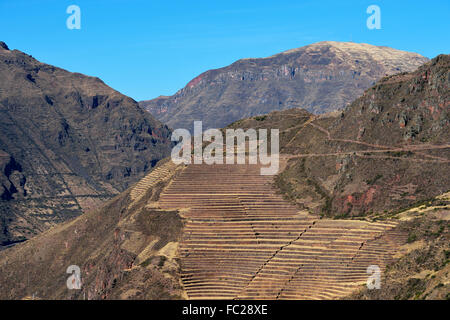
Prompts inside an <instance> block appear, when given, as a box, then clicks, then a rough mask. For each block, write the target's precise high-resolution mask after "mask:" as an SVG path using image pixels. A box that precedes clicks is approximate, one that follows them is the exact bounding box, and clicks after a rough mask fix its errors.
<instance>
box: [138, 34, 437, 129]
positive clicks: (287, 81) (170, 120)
mask: <svg viewBox="0 0 450 320" xmlns="http://www.w3.org/2000/svg"><path fill="white" fill-rule="evenodd" d="M380 57H381V58H380ZM428 60H429V59H428V58H425V57H422V56H420V55H419V54H416V53H409V52H405V51H400V50H396V49H392V48H388V47H377V46H372V45H368V44H356V43H341V42H329V41H328V42H327V41H325V42H319V43H315V44H311V45H308V46H305V47H301V48H296V49H292V50H287V51H285V52H282V53H278V54H275V55H272V56H270V57H266V58H247V59H240V60H237V61H235V62H234V63H232V64H230V65H228V66H225V67H223V68H218V69H212V70H208V71H205V72H203V73H201V74H200V75H198V76H197V77H195V78H193V79H192V80H191V81H189V82H188V83H187V84H186V86H185V87H184V88H182V89H180V90H179V91H177V92H176V93H175V94H174V95H173V96H170V97H158V98H157V99H153V100H147V101H141V102H139V103H140V105H141V106H142V107H144V108H145V109H146V110H148V111H149V112H150V113H151V114H153V115H154V116H155V117H156V118H157V119H159V120H161V121H162V122H164V123H167V124H168V125H169V126H170V127H172V128H178V127H183V128H187V129H191V127H192V122H193V121H194V120H202V121H203V123H204V128H205V129H206V128H209V127H214V128H221V127H224V126H226V125H228V124H229V123H231V122H233V121H236V120H239V119H242V118H246V117H250V116H254V115H258V114H266V113H269V112H271V111H274V110H284V109H289V108H295V107H300V108H304V109H306V110H308V111H310V112H313V113H326V112H329V111H333V110H336V109H340V108H343V107H344V106H345V105H347V104H348V103H350V102H351V101H353V100H354V99H355V98H357V97H358V96H359V95H360V94H362V92H363V91H364V90H365V89H367V88H368V87H369V86H370V85H372V84H373V83H374V82H376V81H377V80H378V79H380V78H381V77H383V76H385V75H386V74H393V73H397V72H402V71H413V70H414V69H415V68H417V67H418V66H420V65H421V64H422V63H424V62H426V61H428ZM244 106H245V107H244Z"/></svg>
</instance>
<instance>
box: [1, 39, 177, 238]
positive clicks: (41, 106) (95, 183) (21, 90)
mask: <svg viewBox="0 0 450 320" xmlns="http://www.w3.org/2000/svg"><path fill="white" fill-rule="evenodd" d="M170 148H171V142H170V131H169V129H168V128H167V127H166V126H164V125H163V124H161V123H160V122H159V121H157V120H155V119H154V118H153V117H152V116H150V115H149V114H148V113H147V112H146V111H144V110H143V109H141V108H140V107H139V105H138V104H137V102H135V101H134V100H133V99H131V98H129V97H126V96H124V95H122V94H120V93H119V92H117V91H115V90H113V89H111V88H110V87H108V86H107V85H106V84H104V83H103V82H102V81H101V80H100V79H98V78H94V77H88V76H85V75H82V74H79V73H71V72H68V71H65V70H62V69H60V68H56V67H54V66H51V65H47V64H44V63H41V62H39V61H37V60H35V59H34V58H33V57H31V56H29V55H27V54H25V53H23V52H20V51H18V50H9V48H8V46H7V45H6V44H5V43H3V42H0V212H1V215H0V227H1V232H0V245H8V244H11V243H14V242H16V241H21V240H24V239H27V238H29V237H31V236H33V235H35V234H37V233H39V232H41V231H43V230H45V229H47V228H49V227H50V226H52V225H54V224H55V223H58V222H61V221H65V220H67V219H70V218H73V217H74V216H77V215H79V214H81V213H82V212H86V211H88V210H90V209H92V208H94V207H97V206H99V205H100V204H102V203H103V202H104V201H106V200H108V199H110V198H111V197H113V196H114V195H116V194H118V193H119V192H121V191H123V190H125V189H126V188H127V187H128V186H130V185H131V184H133V183H134V182H136V181H137V180H139V179H140V178H141V177H143V176H144V174H145V173H146V172H147V171H149V170H150V169H151V168H152V166H154V165H155V164H156V162H157V161H158V160H160V159H161V158H163V157H166V156H167V155H168V154H169V152H170Z"/></svg>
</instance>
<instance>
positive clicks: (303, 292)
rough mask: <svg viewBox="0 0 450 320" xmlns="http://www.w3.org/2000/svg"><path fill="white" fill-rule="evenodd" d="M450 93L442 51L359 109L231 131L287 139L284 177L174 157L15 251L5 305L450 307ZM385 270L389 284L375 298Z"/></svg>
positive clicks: (249, 122) (296, 115)
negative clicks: (396, 303)
mask: <svg viewBox="0 0 450 320" xmlns="http://www.w3.org/2000/svg"><path fill="white" fill-rule="evenodd" d="M449 81H450V56H448V55H441V56H438V57H436V58H435V59H433V60H432V61H430V62H429V63H426V64H425V65H423V66H421V67H420V68H419V69H418V70H417V71H414V72H412V73H401V74H397V75H394V76H389V77H386V78H383V79H381V80H380V81H379V82H378V83H377V84H376V85H375V86H373V87H371V88H370V89H368V90H366V91H365V93H364V94H363V95H362V96H361V97H360V98H358V99H356V100H355V101H354V102H353V103H352V104H350V105H349V106H348V107H346V108H345V110H343V111H338V112H334V113H332V114H326V115H320V116H317V115H314V114H311V113H309V112H308V111H305V110H301V109H290V110H284V111H275V112H272V113H270V114H268V115H265V116H257V117H252V118H248V119H242V120H239V121H237V122H235V123H233V124H232V125H230V126H229V128H256V129H258V128H278V129H280V140H281V141H280V144H281V153H282V154H281V156H280V173H279V175H278V176H275V177H271V176H262V175H260V168H261V165H260V164H256V165H250V164H241V165H226V164H223V165H219V164H217V165H206V164H200V165H194V164H192V165H175V164H173V163H172V162H171V161H170V160H169V159H167V160H163V161H160V162H159V163H158V164H157V165H156V167H155V168H154V169H153V170H152V171H151V172H150V173H149V174H148V175H147V176H145V177H144V178H143V179H141V180H140V181H139V182H138V183H137V184H136V185H134V186H132V187H130V188H129V189H127V190H126V191H124V192H123V193H121V194H120V195H118V196H117V197H115V198H114V199H112V200H110V201H109V202H108V203H107V204H106V205H105V206H103V207H102V208H99V209H96V210H93V211H91V212H88V213H86V214H84V215H82V216H80V217H78V218H76V219H74V220H72V221H70V222H66V223H63V224H60V225H58V226H56V227H54V228H52V229H50V230H48V231H46V232H44V233H42V234H40V235H38V236H36V237H34V238H33V239H31V240H29V241H26V242H25V243H20V244H17V245H16V246H14V247H12V248H8V249H6V250H3V251H1V252H0V285H1V286H2V289H3V290H1V291H0V298H2V299H21V298H29V297H31V296H34V297H35V298H44V299H56V298H59V299H179V298H194V299H202V298H203V299H204V298H222V299H241V298H244V299H245V298H247V299H299V298H301V299H338V298H349V297H350V298H351V297H357V298H367V299H376V298H389V299H394V298H399V299H413V298H431V299H433V298H445V297H448V286H449V285H448V280H447V279H448V277H447V274H448V252H449V250H450V248H449V242H448V237H449V232H450V228H449V227H450V226H449V223H448V217H449V212H450V211H449V210H450V207H449V201H450V198H449V194H448V186H449V185H450V183H449V182H450V181H449V178H448V174H447V173H448V170H449V162H450V160H449V158H450V154H449V148H450V146H449V145H448V141H449V134H450V133H449V132H450V131H449V130H448V126H449V113H448V112H449V90H448V85H449ZM243 257H244V258H243ZM70 265H77V266H79V267H80V272H81V282H82V288H81V289H80V290H69V289H67V287H66V280H67V278H68V277H69V274H67V273H66V270H67V268H68V267H69V266H70ZM373 265H376V266H378V267H379V268H380V272H382V277H381V279H382V284H381V289H380V290H373V291H371V292H368V291H367V290H365V289H364V288H362V286H365V285H366V281H367V277H368V274H367V268H368V267H369V266H373ZM396 277H397V278H398V279H402V280H405V282H401V281H400V282H399V281H396ZM374 291H375V292H374Z"/></svg>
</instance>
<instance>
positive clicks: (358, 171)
mask: <svg viewBox="0 0 450 320" xmlns="http://www.w3.org/2000/svg"><path fill="white" fill-rule="evenodd" d="M449 81H450V56H449V55H440V56H438V57H436V58H434V59H433V60H432V61H430V62H428V63H426V64H424V65H423V66H421V67H420V68H419V69H417V70H416V71H414V72H411V73H400V74H396V75H392V76H389V77H385V78H383V79H381V80H380V81H379V82H378V83H377V84H376V85H375V86H373V87H371V88H370V89H368V90H366V91H365V93H364V94H363V95H362V96H361V97H360V98H358V99H356V100H355V101H354V102H353V103H351V104H350V105H349V106H347V107H346V108H345V109H344V110H343V111H337V112H334V113H331V114H325V115H320V116H317V115H313V114H310V113H309V112H307V111H305V110H301V109H291V110H286V111H276V112H273V113H271V114H269V115H266V116H261V117H253V118H250V119H243V120H240V121H237V122H235V123H233V124H232V125H230V128H278V129H279V130H280V152H281V153H283V154H288V155H290V159H291V160H290V161H289V163H288V166H287V168H286V169H285V170H284V172H282V173H281V174H280V175H279V177H278V180H277V185H278V187H279V188H280V189H281V191H282V192H283V193H284V194H285V196H286V197H288V198H289V199H291V200H292V201H294V202H296V203H297V204H298V205H300V206H301V207H304V208H307V209H309V210H312V211H314V212H317V213H322V214H325V215H332V216H335V217H336V216H340V217H353V216H366V215H371V214H375V213H377V214H383V212H384V211H386V212H387V211H392V210H398V209H400V208H406V207H408V206H410V205H413V204H414V203H417V202H420V201H425V200H427V199H429V198H432V197H435V196H437V195H440V194H442V193H444V192H446V191H448V189H449V186H450V178H449V175H448V174H447V172H448V171H449V169H450V160H449V159H450V150H449V147H450V144H449V141H450V130H449V125H450V108H449V105H450V91H449Z"/></svg>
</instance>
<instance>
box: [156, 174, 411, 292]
mask: <svg viewBox="0 0 450 320" xmlns="http://www.w3.org/2000/svg"><path fill="white" fill-rule="evenodd" d="M259 170H260V166H259V165H211V166H210V165H190V166H188V167H187V168H186V169H184V171H183V172H182V173H181V174H180V175H179V176H177V178H175V179H174V181H172V183H171V184H170V185H169V186H168V187H167V188H166V189H165V190H164V192H163V193H162V194H161V196H160V200H159V205H160V207H161V208H162V209H166V210H180V212H181V214H182V217H183V218H184V219H185V220H186V224H185V227H184V229H183V236H182V238H181V241H180V247H179V262H180V268H181V279H182V283H183V286H184V289H185V291H186V293H187V296H188V297H189V298H191V299H217V298H223V299H236V298H238V299H332V298H339V297H343V296H345V295H347V294H349V293H351V292H352V291H353V290H355V289H356V288H357V287H358V286H359V285H361V284H362V283H365V282H366V281H367V277H368V275H367V268H368V266H369V265H378V266H379V267H380V268H381V270H384V266H385V265H386V263H388V262H389V261H391V259H392V255H393V254H394V253H395V251H396V248H397V246H398V245H399V244H400V243H402V242H404V241H405V235H404V234H401V233H398V232H397V231H395V230H394V229H393V228H394V227H395V225H396V223H395V222H380V223H369V222H365V221H348V220H328V219H320V218H319V217H318V216H314V215H310V214H308V213H307V212H306V211H299V210H298V209H297V208H296V207H294V206H293V205H291V204H290V203H289V202H287V201H286V200H283V198H282V197H281V195H279V194H276V189H275V188H273V186H272V183H273V181H272V177H268V176H261V175H260V174H259V173H260V171H259Z"/></svg>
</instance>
